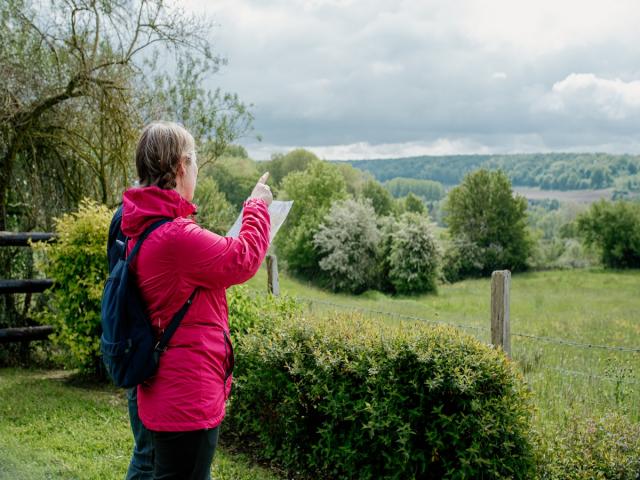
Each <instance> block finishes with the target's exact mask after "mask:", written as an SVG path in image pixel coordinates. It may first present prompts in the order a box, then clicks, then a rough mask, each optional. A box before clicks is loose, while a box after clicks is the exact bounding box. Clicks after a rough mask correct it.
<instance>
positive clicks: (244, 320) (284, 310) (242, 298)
mask: <svg viewBox="0 0 640 480" xmlns="http://www.w3.org/2000/svg"><path fill="white" fill-rule="evenodd" d="M227 300H228V305H229V330H230V332H231V338H232V339H233V340H234V341H235V340H236V339H237V338H238V337H240V336H241V335H244V334H246V333H247V332H249V331H250V330H253V329H254V328H256V327H258V328H264V327H265V326H266V325H269V324H271V323H272V322H273V321H274V320H275V319H291V318H292V317H293V316H294V315H296V314H299V313H300V311H301V305H300V304H299V303H297V302H296V301H295V300H294V299H292V298H291V297H286V296H280V297H275V296H273V295H259V294H256V293H255V292H251V291H250V290H249V289H248V288H247V287H246V286H244V285H236V286H234V287H233V288H230V289H228V290H227Z"/></svg>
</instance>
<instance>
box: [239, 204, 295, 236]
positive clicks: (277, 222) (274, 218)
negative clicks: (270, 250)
mask: <svg viewBox="0 0 640 480" xmlns="http://www.w3.org/2000/svg"><path fill="white" fill-rule="evenodd" d="M292 206H293V200H291V201H288V202H282V201H278V200H274V201H273V202H271V205H269V215H270V216H271V238H270V239H269V241H270V242H272V241H273V239H274V238H275V236H276V233H278V230H280V227H281V226H282V224H283V223H284V221H285V219H286V218H287V215H289V210H291V207H292ZM242 213H243V212H240V215H238V218H236V222H235V223H234V224H233V227H231V229H230V230H229V231H228V232H227V237H237V236H238V235H240V227H241V226H242Z"/></svg>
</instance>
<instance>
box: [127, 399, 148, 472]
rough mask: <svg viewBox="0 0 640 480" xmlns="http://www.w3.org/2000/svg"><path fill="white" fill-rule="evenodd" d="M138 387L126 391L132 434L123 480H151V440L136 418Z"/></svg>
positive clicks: (137, 417)
mask: <svg viewBox="0 0 640 480" xmlns="http://www.w3.org/2000/svg"><path fill="white" fill-rule="evenodd" d="M137 392H138V387H133V388H130V389H129V390H128V391H127V400H128V403H129V422H130V423H131V431H132V432H133V440H134V444H133V453H132V455H131V462H130V463H129V470H128V471H127V476H126V478H125V480H152V479H153V439H152V438H151V432H150V431H149V430H147V429H146V428H145V426H144V425H143V424H142V422H141V421H140V417H139V416H138V394H137Z"/></svg>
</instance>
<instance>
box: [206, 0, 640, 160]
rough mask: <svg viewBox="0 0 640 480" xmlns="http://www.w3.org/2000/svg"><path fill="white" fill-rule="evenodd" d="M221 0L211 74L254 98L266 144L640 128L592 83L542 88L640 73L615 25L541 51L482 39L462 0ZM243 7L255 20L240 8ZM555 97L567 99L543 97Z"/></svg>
mask: <svg viewBox="0 0 640 480" xmlns="http://www.w3.org/2000/svg"><path fill="white" fill-rule="evenodd" d="M222 3H225V2H222ZM225 5H226V7H225V8H223V9H221V10H219V11H218V14H217V16H216V19H217V21H218V22H219V23H220V24H221V25H222V26H221V28H220V29H219V31H218V32H217V34H216V36H217V38H218V40H219V47H220V49H221V50H222V52H223V53H225V54H226V55H227V56H228V57H229V66H228V67H227V68H226V69H225V70H224V71H223V72H222V73H221V75H218V76H216V77H214V78H213V79H212V83H211V86H218V85H220V86H221V87H222V88H223V89H225V90H230V91H235V92H238V93H239V95H240V97H241V98H242V99H244V100H245V101H247V102H250V103H253V104H254V105H255V108H254V113H255V116H256V125H255V126H256V130H257V131H258V132H259V133H261V134H262V135H263V137H264V139H265V143H266V144H272V145H274V146H277V145H285V146H287V145H302V146H304V145H310V146H322V145H325V146H331V145H338V144H346V145H350V144H356V145H358V144H361V142H364V144H363V145H365V144H366V145H369V147H371V146H375V145H381V144H392V145H396V144H399V143H403V142H405V143H407V144H408V145H409V146H407V149H411V148H414V146H415V145H416V144H421V143H420V142H422V143H423V144H425V145H427V147H428V146H429V145H431V144H432V143H433V142H436V141H438V139H449V141H450V142H452V143H451V144H452V145H454V146H455V145H464V146H465V147H464V148H467V147H468V146H469V145H471V146H474V145H475V146H477V148H479V149H480V148H484V147H486V148H490V149H495V150H498V149H503V150H508V149H510V148H520V149H527V148H534V149H540V150H541V151H542V150H544V149H555V148H558V149H571V148H584V147H585V146H589V145H601V146H609V148H613V147H611V145H615V144H616V142H622V143H621V146H622V145H628V147H622V148H635V147H632V146H631V145H632V144H633V141H632V140H631V139H629V138H627V137H630V136H632V135H634V134H635V135H637V134H638V133H640V132H639V131H638V127H637V125H638V117H637V115H636V114H635V113H634V112H629V113H628V114H627V115H626V116H623V118H618V119H612V118H611V116H607V115H606V112H605V110H602V109H601V110H598V109H594V108H593V107H594V104H593V99H591V98H589V96H588V95H587V96H586V97H585V96H583V97H580V96H579V95H573V96H567V95H566V93H567V92H565V95H564V96H561V97H560V96H558V94H554V92H553V90H552V89H553V85H554V84H557V83H558V82H562V81H563V80H565V79H566V78H567V77H569V76H570V75H571V74H572V73H584V74H593V75H595V76H596V77H597V78H600V79H605V80H607V79H614V78H617V77H620V78H621V79H623V80H624V81H625V82H631V81H633V80H635V79H637V78H640V72H638V71H637V70H635V71H634V69H633V68H634V67H633V66H634V65H638V64H640V63H639V60H640V50H637V49H633V48H629V45H628V43H627V40H628V33H625V32H622V33H620V34H618V33H616V32H612V33H611V34H608V33H607V32H604V33H603V32H599V33H598V34H597V35H595V34H594V35H593V37H585V38H584V39H570V40H571V42H568V43H567V44H566V45H563V46H562V47H561V48H555V47H554V48H551V49H549V51H542V52H541V51H539V50H540V49H531V48H529V49H527V46H526V44H525V45H524V46H521V47H520V46H519V45H520V44H521V43H522V39H518V38H514V42H513V45H509V44H508V43H505V42H504V39H503V40H501V42H502V43H500V42H496V41H494V40H493V39H490V41H489V40H487V41H483V40H482V38H480V37H479V35H480V34H479V33H478V32H474V31H471V30H470V29H469V25H473V23H472V22H471V21H470V20H469V19H467V18H464V21H461V20H459V17H464V15H465V14H466V13H465V11H464V6H465V5H466V3H465V2H444V1H442V2H435V1H429V2H407V1H402V2H382V1H378V0H372V1H370V2H355V1H354V2H348V1H342V2H341V1H333V2H326V1H325V2H321V1H315V2H293V1H285V0H279V1H274V2H259V1H257V0H256V1H252V2H249V1H247V0H236V1H235V2H226V3H225ZM242 8H245V9H246V11H248V12H250V14H254V15H255V18H250V19H249V20H247V18H245V17H241V16H239V15H241V14H240V13H237V12H240V11H242ZM638 11H640V7H638ZM262 19H263V21H262ZM471 20H473V19H471ZM507 20H508V19H507ZM631 20H632V18H631V17H630V18H629V20H628V21H629V22H631ZM558 21H565V22H570V21H571V19H559V20H558ZM540 34H541V35H543V34H544V29H542V30H541V33H540ZM480 36H481V35H480ZM479 38H480V39H479ZM574 40H575V41H574ZM525 43H526V42H525ZM529 43H531V44H533V45H534V46H535V42H529ZM497 72H501V73H504V75H500V76H498V77H496V75H495V74H496V73H497ZM554 95H555V96H554ZM612 98H613V97H612ZM554 99H555V101H556V102H560V101H562V102H563V109H555V110H554V109H553V108H548V107H549V105H550V102H551V103H552V102H553V101H554ZM605 101H606V100H605ZM545 106H546V107H545ZM596 106H597V105H596ZM589 112H590V114H589V115H587V113H589ZM456 139H457V140H456ZM625 139H626V141H625ZM456 141H457V142H458V143H456ZM412 145H413V146H412ZM369 147H365V148H369ZM274 148H275V147H274ZM425 148H426V147H425ZM429 148H430V147H429Z"/></svg>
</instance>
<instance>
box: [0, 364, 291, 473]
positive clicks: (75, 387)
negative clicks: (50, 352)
mask: <svg viewBox="0 0 640 480" xmlns="http://www.w3.org/2000/svg"><path fill="white" fill-rule="evenodd" d="M128 422H129V420H128V416H127V405H126V398H125V395H124V391H123V390H116V389H115V388H111V387H108V386H103V385H101V386H95V385H86V384H84V385H82V384H74V383H73V382H72V376H71V375H70V374H69V373H68V372H62V371H32V370H19V369H2V370H0V478H1V479H12V480H23V479H24V480H27V479H28V480H32V479H78V478H82V479H122V478H124V476H125V473H126V470H127V466H128V464H129V459H130V453H131V448H132V446H133V440H132V437H131V431H130V429H129V423H128ZM223 428H224V424H223ZM220 442H221V444H220V447H219V449H218V450H217V451H216V456H215V459H214V465H213V469H212V477H213V478H214V479H219V480H232V479H233V480H236V479H237V480H261V479H262V480H277V479H278V478H279V477H277V476H275V475H274V474H273V473H271V472H270V471H269V470H266V469H264V468H261V467H258V466H256V465H254V464H252V462H251V461H250V459H248V458H247V457H246V456H245V455H240V454H232V453H230V452H229V451H228V449H227V448H225V445H224V430H223V431H222V433H221V440H220Z"/></svg>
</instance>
